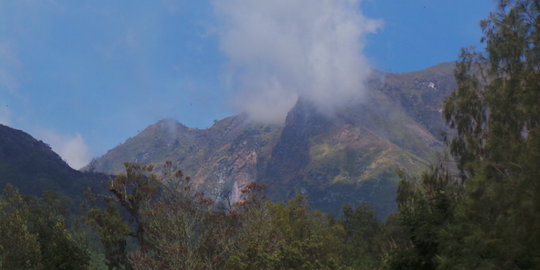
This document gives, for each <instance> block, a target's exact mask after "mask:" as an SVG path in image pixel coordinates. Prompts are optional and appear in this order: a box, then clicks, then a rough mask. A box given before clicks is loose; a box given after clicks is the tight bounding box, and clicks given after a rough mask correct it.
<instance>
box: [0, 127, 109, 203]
mask: <svg viewBox="0 0 540 270" xmlns="http://www.w3.org/2000/svg"><path fill="white" fill-rule="evenodd" d="M104 178H105V176H104V175H100V174H95V173H83V172H80V171H77V170H74V169H72V168H71V167H69V165H67V164H66V162H65V161H64V160H62V158H61V157H60V156H59V155H58V154H56V153H55V152H53V151H52V150H51V148H50V146H49V145H47V144H46V143H44V142H42V141H38V140H36V139H34V138H33V137H32V136H30V135H29V134H27V133H25V132H23V131H21V130H17V129H13V128H10V127H8V126H5V125H0V188H3V187H4V185H5V184H6V183H11V184H12V185H14V186H16V187H18V188H19V189H20V190H21V192H22V193H25V194H32V195H41V193H42V192H43V191H45V190H51V191H55V192H58V193H62V194H63V195H66V196H68V197H71V198H74V199H76V200H79V199H81V198H82V195H83V192H84V190H86V188H88V187H97V186H99V185H100V183H102V182H103V180H104Z"/></svg>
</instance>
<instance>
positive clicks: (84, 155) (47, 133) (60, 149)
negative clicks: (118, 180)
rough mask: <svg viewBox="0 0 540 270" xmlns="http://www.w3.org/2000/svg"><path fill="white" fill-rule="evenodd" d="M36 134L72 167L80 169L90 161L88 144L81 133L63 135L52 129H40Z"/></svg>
mask: <svg viewBox="0 0 540 270" xmlns="http://www.w3.org/2000/svg"><path fill="white" fill-rule="evenodd" d="M36 134H37V136H38V137H39V138H40V139H41V140H43V141H44V142H45V143H47V144H49V145H50V146H51V148H52V149H53V151H54V152H56V153H57V154H58V155H60V156H61V157H62V159H64V160H65V161H66V162H67V164H68V165H69V166H71V167H72V168H74V169H77V170H78V169H80V168H82V167H84V166H85V165H87V164H88V162H90V158H91V156H90V151H89V149H88V145H87V144H86V142H85V141H84V138H83V137H82V136H81V135H80V134H79V133H76V134H75V135H63V134H58V133H56V132H54V131H51V130H38V131H37V132H36Z"/></svg>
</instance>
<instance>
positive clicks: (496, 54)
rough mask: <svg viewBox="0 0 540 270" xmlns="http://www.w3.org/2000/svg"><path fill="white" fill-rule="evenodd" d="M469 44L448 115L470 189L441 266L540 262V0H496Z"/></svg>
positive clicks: (522, 265)
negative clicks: (479, 40) (476, 46)
mask: <svg viewBox="0 0 540 270" xmlns="http://www.w3.org/2000/svg"><path fill="white" fill-rule="evenodd" d="M481 26H482V29H483V32H484V37H483V42H485V44H486V52H485V53H478V52H474V51H472V50H471V49H469V50H464V51H463V52H462V55H461V60H460V61H459V62H458V64H457V67H456V72H455V74H456V79H457V83H458V89H457V91H456V92H454V93H452V94H451V95H450V96H449V97H448V99H447V100H446V103H445V108H444V115H445V118H446V120H447V121H448V123H449V124H450V126H451V127H452V128H455V131H456V132H455V135H454V136H453V137H452V138H451V139H450V141H449V145H450V149H451V152H452V154H453V155H454V157H455V158H456V161H457V162H458V165H459V168H460V170H461V177H462V181H463V182H464V187H465V191H466V194H465V196H464V198H463V200H462V202H461V203H460V204H459V205H458V206H457V208H456V213H455V216H456V218H455V221H454V222H452V223H451V224H450V225H449V226H448V228H446V229H445V233H444V241H445V245H444V249H443V250H442V252H441V256H440V258H439V261H440V268H442V269H461V268H477V269H478V268H498V269H500V268H502V269H531V268H535V267H538V265H540V231H539V230H538V228H540V196H538V194H540V181H538V175H540V171H539V167H540V166H539V164H540V104H539V100H540V2H538V1H536V0H499V2H498V9H497V11H496V12H494V13H492V14H491V15H490V16H489V18H488V19H486V20H484V21H482V23H481Z"/></svg>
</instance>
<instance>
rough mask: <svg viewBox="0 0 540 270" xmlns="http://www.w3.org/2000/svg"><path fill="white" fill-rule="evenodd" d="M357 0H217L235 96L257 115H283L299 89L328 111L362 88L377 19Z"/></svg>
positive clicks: (271, 118) (239, 105) (275, 119)
mask: <svg viewBox="0 0 540 270" xmlns="http://www.w3.org/2000/svg"><path fill="white" fill-rule="evenodd" d="M359 4H360V0H316V1H314V0H271V1H268V0H215V1H214V9H215V12H216V14H217V16H218V21H219V25H220V26H219V30H218V31H219V32H218V33H219V42H220V46H221V49H222V51H223V52H224V53H225V55H226V56H227V57H228V60H229V61H228V64H227V65H226V68H225V71H226V72H225V79H226V81H227V83H228V86H229V87H230V88H231V89H235V90H234V91H233V92H234V96H233V104H234V106H235V107H236V109H238V110H240V111H243V112H247V113H248V114H249V115H250V116H251V117H252V118H253V119H254V120H258V121H264V122H281V121H283V119H284V117H285V115H286V113H287V112H288V111H289V110H290V109H291V108H292V106H293V105H294V103H295V102H296V100H297V99H298V97H299V96H301V97H302V98H305V99H307V100H309V101H311V102H312V103H313V104H315V105H316V107H317V108H318V109H319V110H320V111H321V112H323V113H329V114H331V113H332V112H333V111H334V110H335V109H336V108H338V107H340V106H343V105H345V103H347V102H350V101H355V100H359V99H361V98H362V96H363V93H364V92H365V87H364V81H365V80H366V78H367V77H368V76H369V74H370V71H371V69H370V66H369V63H368V61H367V59H366V57H365V56H364V55H363V54H362V50H363V48H364V45H365V42H366V41H365V37H366V35H367V34H369V33H374V32H375V31H376V30H377V28H378V27H379V26H380V25H381V22H380V21H377V20H372V19H369V18H366V17H365V16H364V15H363V14H362V13H361V11H360V6H359Z"/></svg>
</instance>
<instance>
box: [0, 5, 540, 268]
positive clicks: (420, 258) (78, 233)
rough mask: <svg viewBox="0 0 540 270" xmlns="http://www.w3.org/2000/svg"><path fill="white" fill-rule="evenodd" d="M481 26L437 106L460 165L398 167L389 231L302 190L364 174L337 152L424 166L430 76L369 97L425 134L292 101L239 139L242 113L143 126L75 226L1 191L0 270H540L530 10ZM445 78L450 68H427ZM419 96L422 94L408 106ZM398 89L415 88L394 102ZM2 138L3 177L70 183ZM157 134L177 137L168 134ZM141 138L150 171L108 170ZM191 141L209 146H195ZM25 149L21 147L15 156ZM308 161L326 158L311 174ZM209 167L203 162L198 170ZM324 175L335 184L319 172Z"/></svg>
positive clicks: (363, 210)
mask: <svg viewBox="0 0 540 270" xmlns="http://www.w3.org/2000/svg"><path fill="white" fill-rule="evenodd" d="M482 29H483V31H484V39H483V40H484V42H485V44H486V51H485V52H476V51H474V50H472V49H468V50H463V52H462V54H461V57H460V60H459V61H458V62H457V63H456V65H455V69H454V73H455V86H456V89H455V91H451V93H449V96H448V97H446V98H445V100H444V108H443V110H442V113H443V116H444V119H445V120H446V122H447V123H448V125H449V128H448V129H445V130H446V131H447V132H443V133H442V134H440V138H441V139H444V140H445V143H446V145H447V147H448V151H449V152H450V154H451V155H452V159H453V161H454V162H455V166H448V160H446V159H445V158H444V156H441V157H440V158H439V159H438V160H435V161H432V162H430V164H426V165H425V168H424V169H423V170H422V172H421V173H418V174H415V173H414V172H411V171H410V170H409V171H407V170H398V171H397V172H395V173H396V175H397V176H394V177H396V179H398V180H396V181H398V183H397V192H396V193H392V194H391V195H390V196H391V197H392V200H393V199H394V198H395V202H396V205H397V209H396V211H394V212H393V213H391V214H390V215H389V216H388V217H387V218H386V219H385V220H381V219H377V218H376V216H377V213H376V212H375V211H373V210H372V208H371V207H370V206H368V205H366V204H360V202H362V201H361V200H360V201H352V202H353V203H356V205H350V204H343V205H341V210H340V211H339V214H338V215H332V214H328V213H324V212H321V211H318V210H314V206H315V208H320V207H318V206H317V203H318V202H317V201H316V200H315V201H313V200H312V199H311V198H309V196H319V195H320V196H321V197H322V198H324V196H326V195H325V194H318V193H316V192H314V189H310V188H309V183H312V182H309V183H307V182H305V181H307V180H306V178H304V177H309V178H308V179H311V180H310V181H315V183H317V182H316V181H326V180H327V179H325V178H324V177H327V176H328V175H333V176H337V177H338V179H343V178H346V177H347V176H350V175H351V173H352V172H355V171H356V170H358V169H359V166H357V165H358V164H354V163H353V164H349V163H347V161H350V160H351V159H348V158H347V157H350V156H348V155H352V156H354V157H355V158H354V159H352V160H357V159H360V160H361V159H362V157H359V156H355V155H358V153H359V152H363V151H366V149H369V148H366V147H365V146H366V145H373V146H380V147H387V148H385V149H386V150H385V151H390V150H392V149H395V151H403V149H406V150H407V155H414V156H415V157H416V158H419V159H420V158H422V159H423V155H424V154H427V155H428V156H429V153H424V151H425V150H426V149H425V148H424V146H425V145H424V144H416V143H415V140H414V139H416V140H419V141H422V140H427V141H429V140H432V138H436V136H438V135H436V134H434V133H433V132H434V131H433V130H431V129H430V128H429V125H431V124H429V123H430V122H431V121H432V118H431V116H427V117H422V115H421V114H418V115H416V113H417V110H419V109H418V108H421V107H425V108H426V109H425V110H437V111H438V110H440V109H436V108H440V107H438V106H435V107H433V106H432V105H429V104H428V103H430V101H429V100H430V99H431V98H435V99H437V97H433V95H432V94H430V93H431V92H429V91H430V90H428V88H429V89H433V88H434V87H437V83H438V82H439V81H435V80H426V81H423V79H419V78H421V76H420V75H410V74H409V75H406V74H405V75H403V74H402V75H400V74H396V75H395V76H396V78H397V77H400V76H405V77H407V76H413V77H414V76H417V79H403V81H400V80H401V79H396V80H397V81H394V82H392V79H389V80H388V81H387V84H386V87H385V88H382V90H381V91H378V92H377V91H375V92H374V93H372V96H371V98H374V99H378V101H380V102H392V104H400V105H399V109H400V110H401V109H403V110H405V111H408V112H409V114H408V115H407V116H406V117H404V118H399V117H398V118H396V119H392V120H391V121H397V122H400V121H401V122H403V121H413V120H414V121H413V122H407V123H417V125H418V126H423V125H426V126H427V127H426V128H425V129H426V130H429V131H426V130H424V131H425V132H427V133H428V134H431V135H429V136H427V135H426V136H424V137H421V136H420V138H411V137H405V138H406V139H404V138H403V137H401V136H397V135H398V134H399V133H393V129H391V128H389V127H388V125H387V124H388V123H395V122H386V121H377V119H382V117H381V115H378V114H377V112H379V111H377V110H375V109H376V108H370V107H369V105H366V106H365V107H364V108H347V109H346V110H344V111H343V112H342V114H341V115H338V117H337V118H334V119H333V120H334V121H328V120H329V119H328V118H326V117H324V116H321V115H319V114H317V113H316V112H314V111H313V110H312V108H311V105H310V104H308V103H304V102H303V101H299V103H298V104H297V105H296V107H295V108H294V109H293V110H292V111H291V113H289V116H288V118H287V122H288V123H286V124H285V126H283V127H275V126H257V125H252V126H248V128H246V123H245V122H244V121H243V120H242V118H241V117H242V116H240V117H231V118H228V119H225V120H222V121H220V122H218V123H216V125H215V126H214V127H212V128H210V129H209V130H191V129H189V128H187V127H184V126H182V125H179V124H177V123H175V122H171V121H162V122H159V123H158V124H156V125H152V126H150V127H149V128H147V130H145V131H144V132H142V133H141V134H139V135H138V137H142V138H138V139H136V140H128V141H127V142H126V143H125V144H124V145H123V146H122V147H123V148H124V150H126V151H111V152H109V154H108V156H106V157H105V158H104V159H103V160H101V161H96V162H94V163H93V164H91V165H92V166H103V167H104V168H115V170H118V173H117V176H116V177H114V178H111V179H110V180H109V181H108V182H107V184H106V187H107V188H106V190H105V191H104V190H103V189H101V190H100V189H94V191H93V192H91V191H89V192H87V193H86V195H85V199H84V202H83V203H82V211H83V213H84V214H82V215H81V214H80V213H79V214H76V215H70V214H69V210H67V209H66V208H65V207H63V205H65V203H64V200H63V199H62V197H61V196H58V195H55V194H54V193H51V192H46V193H44V194H43V195H42V196H40V197H34V196H27V195H23V194H21V191H20V190H19V189H18V188H16V187H14V186H13V185H10V184H7V185H6V186H5V187H4V189H3V192H2V194H1V195H0V269H109V270H113V269H246V270H247V269H347V270H348V269H426V270H430V269H540V230H539V229H538V228H540V196H538V194H540V181H539V179H538V177H539V175H540V103H539V101H540V91H539V89H540V49H539V48H538V45H539V44H540V4H539V3H538V1H533V0H521V1H518V0H514V1H511V0H500V1H499V6H498V9H497V11H496V12H494V13H493V14H491V15H490V17H489V18H488V19H486V20H485V21H483V22H482ZM440 68H442V69H445V66H444V65H443V66H438V67H434V68H432V69H431V71H430V72H434V73H438V72H439V69H440ZM428 73H429V72H428ZM438 80H442V79H438ZM426 83H427V84H426ZM392 85H394V86H392ZM415 85H420V86H422V87H425V88H426V89H424V90H422V89H420V90H418V91H419V92H420V94H418V95H417V94H415V91H414V87H416V86H415ZM398 86H399V87H402V88H403V87H405V88H407V87H413V88H410V89H409V90H410V93H404V94H403V93H401V92H400V91H397V90H396V89H398V88H399V87H398ZM439 87H440V85H439ZM410 95H413V96H416V98H412V99H411V98H409V97H410ZM441 102H442V101H441ZM376 104H381V103H376ZM441 104H442V103H441ZM441 106H442V105H441ZM375 107H377V106H375ZM384 111H385V112H387V110H384ZM384 116H388V114H384ZM377 117H378V118H377ZM411 119H412V120H411ZM355 121H359V122H361V123H362V126H358V125H355V123H358V122H355ZM291 123H294V125H292V124H291ZM400 127H403V126H400ZM415 128H417V126H415ZM171 130H172V131H175V132H169V131H171ZM445 130H443V131H445ZM383 131H384V132H387V137H384V138H385V139H384V140H383V139H381V135H380V134H381V133H382V132H383ZM0 132H3V133H1V135H2V137H0V138H2V139H3V138H4V137H3V136H4V135H5V136H6V137H5V138H6V139H5V140H3V142H6V143H5V144H6V146H2V147H3V148H1V149H2V152H0V154H1V157H2V160H6V161H3V163H0V164H2V166H4V168H2V170H3V171H4V172H11V171H14V170H13V169H10V167H9V166H15V165H11V164H12V163H9V162H7V161H10V160H16V161H20V162H22V161H25V162H30V164H29V166H31V165H32V162H36V164H37V165H39V166H37V168H41V167H42V166H44V167H47V168H57V169H58V170H59V172H58V174H59V176H61V175H60V173H65V174H66V176H70V173H74V174H78V173H77V172H73V171H72V170H70V169H69V168H67V167H66V166H67V165H65V163H63V162H61V160H60V159H59V158H58V156H57V155H56V154H54V153H52V152H51V151H50V149H49V148H48V146H46V145H45V144H44V143H42V142H37V141H35V140H34V139H32V138H31V137H30V136H29V135H27V134H24V133H22V132H20V131H14V130H12V129H9V128H7V127H3V126H1V129H0ZM212 132H215V133H216V134H219V136H218V135H213V134H212ZM166 135H169V136H172V137H171V138H172V139H173V140H170V138H168V139H164V138H166V137H163V136H166ZM393 136H395V137H393ZM143 138H146V139H148V140H150V141H151V142H152V147H153V149H156V150H154V151H159V154H160V155H161V156H157V155H156V153H152V152H140V155H137V156H136V157H135V158H136V160H134V161H137V162H139V163H142V162H143V161H144V162H148V163H155V164H152V165H140V164H133V163H126V164H124V165H123V168H122V169H118V168H116V167H115V166H116V165H115V163H113V162H111V163H108V158H112V157H114V158H119V157H123V156H122V155H124V154H126V153H131V154H132V153H139V152H137V151H141V149H143V150H148V149H151V148H148V147H147V146H146V145H144V144H139V143H137V142H140V141H141V139H143ZM284 138H286V139H284ZM366 138H373V139H369V140H367V141H364V140H366ZM180 139H182V140H180ZM433 140H434V142H437V140H436V139H433ZM8 141H9V143H7V142H8ZM201 142H205V144H207V145H208V146H207V147H208V148H203V149H198V148H197V147H196V146H197V145H201V144H200V143H201ZM336 142H338V143H336ZM416 142H417V141H416ZM343 145H346V146H347V147H349V148H352V149H356V150H358V151H357V152H354V151H352V152H347V151H343V152H340V151H341V150H340V149H339V147H338V146H343ZM390 146H392V147H395V148H391V147H390ZM213 147H217V148H219V149H221V150H220V151H222V152H219V153H222V155H217V156H213V155H215V154H216V152H213V150H211V148H213ZM417 147H418V148H417ZM167 148H172V149H175V151H180V150H182V151H186V153H189V154H190V155H194V156H199V157H200V156H202V157H205V156H213V158H215V160H214V159H213V160H212V161H213V163H212V164H213V166H216V168H220V169H223V168H229V170H228V172H234V175H235V176H236V177H243V178H236V179H242V181H244V182H241V183H237V182H232V183H230V184H232V185H233V186H234V183H237V184H236V185H237V188H236V189H235V191H234V192H232V193H231V194H222V193H220V192H217V194H218V195H220V196H223V197H219V196H217V197H216V194H212V192H210V193H209V194H205V193H202V192H200V191H201V189H200V187H201V186H204V185H206V184H207V183H205V181H201V180H200V179H201V178H199V177H200V175H205V173H206V174H214V173H215V172H220V171H219V170H217V171H212V170H210V171H204V170H202V171H199V170H194V171H181V170H179V169H181V167H180V168H179V167H177V165H179V164H180V165H184V166H186V167H188V168H191V167H189V166H188V165H192V164H196V162H198V161H199V160H198V159H189V158H185V159H178V160H175V161H165V162H163V163H158V160H157V159H158V158H157V157H159V159H161V158H170V157H176V155H175V152H174V151H171V152H167V151H165V149H167ZM313 148H315V149H313ZM336 148H337V150H336ZM375 148H376V147H375ZM261 149H262V150H261ZM22 150H24V151H27V152H25V153H23V154H21V153H19V152H17V151H22ZM128 150H129V151H128ZM375 151H378V150H377V149H375ZM390 152H391V151H390ZM33 153H41V154H39V155H38V154H35V155H33ZM261 153H266V154H267V156H265V155H262V154H261ZM324 153H327V154H328V153H330V154H335V156H334V155H330V154H328V155H326V156H325V155H324ZM336 153H337V154H336ZM25 154H26V155H28V156H29V157H25V156H24V155H25ZM321 155H322V158H321V157H320V156H321ZM35 156H39V157H47V158H48V159H47V160H48V161H47V162H46V163H39V162H44V161H41V160H40V159H33V158H35ZM398 156H399V155H398ZM265 157H266V158H265ZM329 157H331V160H327V159H325V158H329ZM401 157H403V156H401ZM153 158H156V160H153ZM317 158H321V160H322V161H320V163H316V162H315V163H314V161H316V160H318V159H317ZM261 160H262V161H261ZM106 161H107V162H106ZM128 161H133V160H128ZM424 161H425V160H424ZM100 162H101V163H100ZM260 162H262V164H265V165H264V166H262V165H261V163H260ZM13 164H15V163H13ZM205 164H206V163H199V165H200V166H202V167H203V168H205V170H206V169H208V168H209V167H205ZM6 166H7V169H10V170H7V169H6ZM49 166H50V167H49ZM54 166H57V167H54ZM107 166H109V167H107ZM227 166H229V167H227ZM13 168H19V167H13ZM211 168H212V167H210V169H211ZM360 168H361V167H360ZM325 169H329V170H330V171H331V173H329V174H324V172H325V171H324V170H325ZM190 170H191V169H190ZM208 170H209V169H208ZM38 171H39V170H38ZM64 171H65V172H64ZM261 171H262V172H266V173H267V174H266V176H265V177H264V178H262V181H251V180H254V179H256V178H253V175H258V174H259V173H260V172H261ZM23 172H24V171H23ZM31 172H33V171H31V170H29V171H28V172H25V173H26V174H24V173H23V174H21V175H22V176H25V177H26V175H30V174H31ZM209 172H210V173H209ZM222 172H224V174H222V175H221V176H220V177H222V178H218V179H217V180H223V182H222V183H226V181H229V180H230V179H231V178H227V177H230V176H231V175H227V174H226V173H225V172H227V170H223V171H222ZM306 172H310V173H308V174H306ZM314 172H320V174H321V175H322V176H321V177H319V178H318V177H317V175H316V174H314ZM389 172H390V170H389ZM363 173H365V171H363ZM198 174H199V175H198ZM38 175H39V174H38ZM186 175H195V177H189V176H186ZM34 177H35V176H34ZM34 177H31V176H29V178H28V179H29V180H28V181H30V182H28V183H37V182H31V181H32V179H34ZM339 177H341V178H339ZM12 178H13V179H14V180H15V181H18V182H17V183H15V184H16V185H17V184H18V185H20V189H21V190H23V192H22V193H27V192H32V193H35V191H34V190H31V189H27V188H28V187H29V186H31V184H25V185H21V183H22V184H24V183H27V182H25V181H26V180H25V181H19V178H18V177H17V175H16V174H14V175H13V176H12ZM20 179H27V178H23V177H21V178H20ZM69 179H71V178H68V180H69ZM228 179H229V180H228ZM257 180H258V179H257ZM334 180H335V179H334ZM62 181H66V180H62ZM336 181H337V180H336ZM298 182H299V183H303V185H300V186H294V185H293V186H294V187H299V189H300V192H296V194H285V195H283V193H284V190H283V189H282V186H283V185H286V184H288V183H298ZM58 183H64V182H58ZM79 183H80V182H79ZM217 183H220V182H219V181H218V182H217ZM345 183H346V181H345ZM365 183H369V182H368V181H366V182H365ZM371 183H380V182H377V181H375V182H371ZM66 184H67V187H70V186H71V185H70V184H69V183H66ZM276 184H277V185H278V187H275V186H273V185H276ZM58 185H60V184H58ZM46 187H47V188H52V189H55V188H56V187H58V186H57V185H52V186H50V187H49V186H46ZM341 187H343V188H344V189H348V191H350V192H353V191H354V192H356V191H357V190H356V191H355V190H354V189H352V190H353V191H351V188H350V187H351V186H341ZM302 188H305V192H304V191H302ZM328 188H329V189H332V188H335V187H328ZM68 190H69V189H68ZM207 190H208V189H207ZM209 190H210V191H212V189H209ZM375 190H376V189H375ZM59 191H63V190H62V189H60V190H59ZM276 193H277V194H278V195H280V194H281V195H282V196H283V197H281V198H280V199H281V200H280V202H275V201H272V200H269V199H272V196H277V195H275V194H276ZM304 194H307V195H308V196H306V195H304ZM339 194H340V195H342V194H346V193H339ZM287 195H288V196H287ZM353 195H354V194H353ZM336 196H338V195H336ZM356 196H365V194H362V193H361V192H359V193H356ZM381 196H383V195H381ZM384 196H386V195H384ZM232 198H236V199H235V200H232ZM347 199H348V198H347ZM347 199H344V201H346V200H347ZM14 243H16V244H14Z"/></svg>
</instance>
